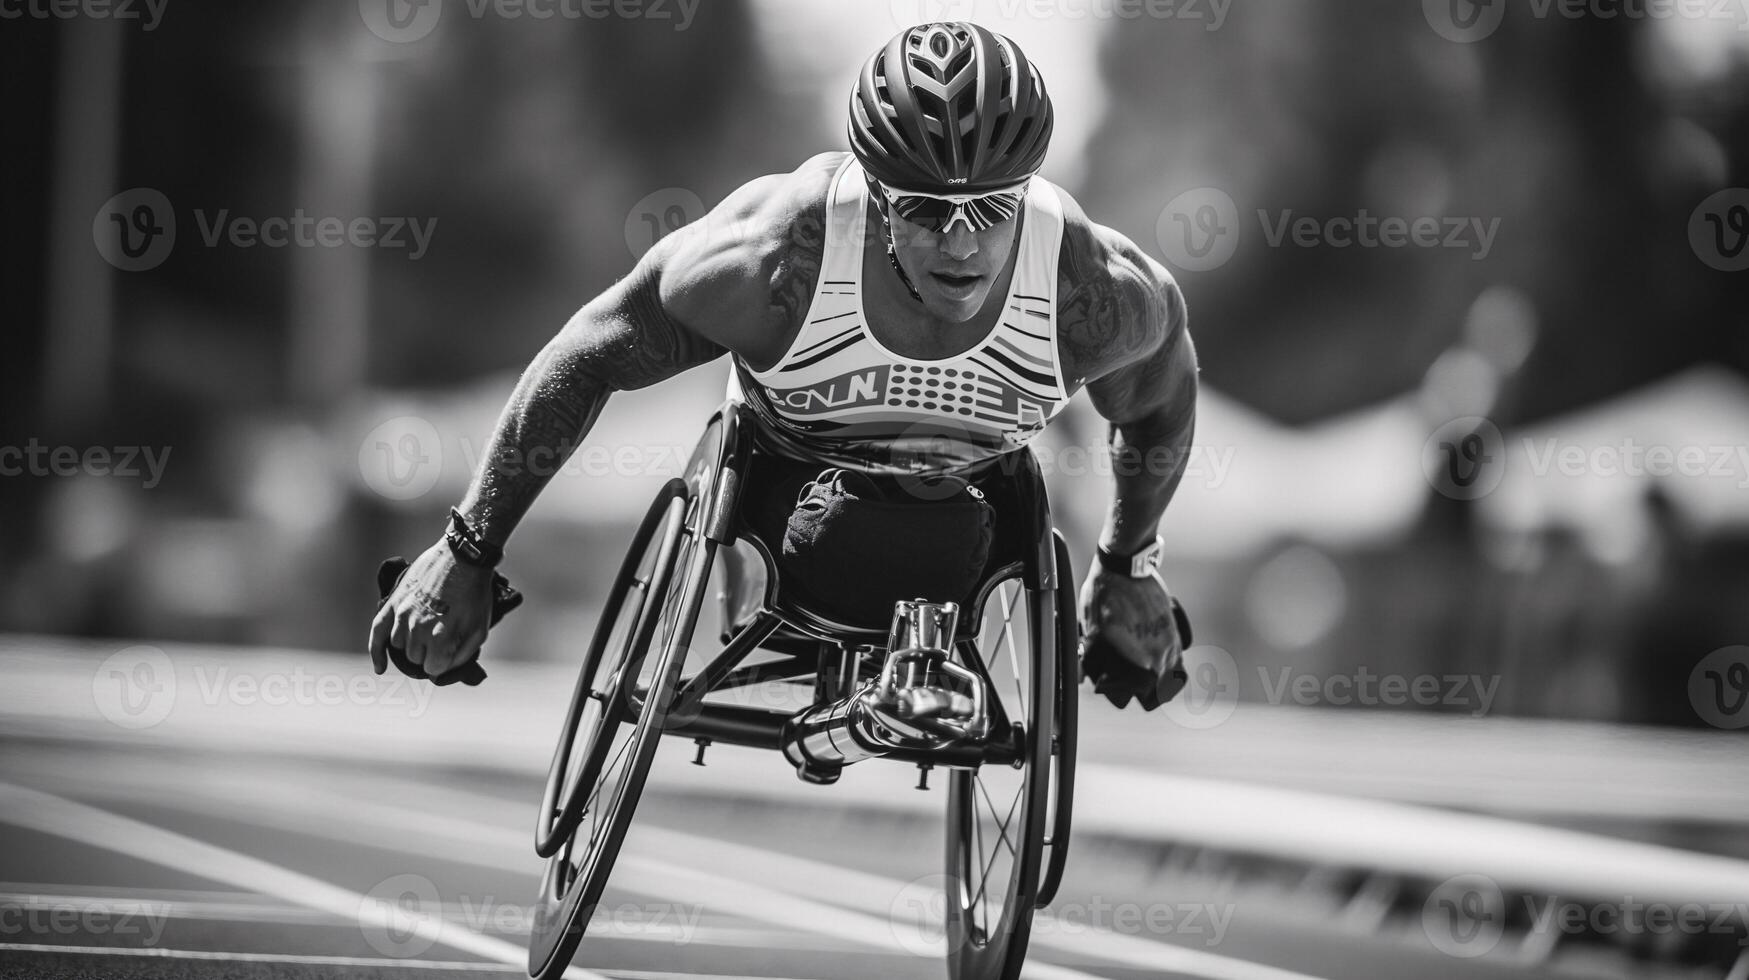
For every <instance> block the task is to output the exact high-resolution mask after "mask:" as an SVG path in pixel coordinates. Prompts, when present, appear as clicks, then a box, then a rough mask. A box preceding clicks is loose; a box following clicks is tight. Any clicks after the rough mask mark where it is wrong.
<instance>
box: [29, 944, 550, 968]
mask: <svg viewBox="0 0 1749 980" xmlns="http://www.w3.org/2000/svg"><path fill="white" fill-rule="evenodd" d="M0 950H4V951H6V952H12V951H19V952H25V953H72V954H80V953H87V954H90V955H93V956H151V957H158V958H161V959H173V960H215V961H218V962H224V963H284V964H289V965H298V966H368V967H406V968H408V969H413V970H453V971H458V972H459V971H465V970H471V971H474V972H477V973H522V974H524V975H525V976H526V973H525V971H524V969H523V968H522V967H517V966H508V965H506V964H503V963H470V962H466V961H463V960H396V959H390V958H388V957H386V956H384V957H377V956H316V955H301V954H297V953H227V952H220V951H215V950H206V949H163V948H160V947H147V948H144V949H119V948H117V947H114V946H52V945H49V944H46V943H6V944H4V945H0Z"/></svg>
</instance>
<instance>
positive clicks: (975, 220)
mask: <svg viewBox="0 0 1749 980" xmlns="http://www.w3.org/2000/svg"><path fill="white" fill-rule="evenodd" d="M875 183H876V184H877V185H878V186H879V187H880V189H881V196H882V197H884V198H886V200H887V205H888V206H889V207H891V208H892V209H893V211H894V213H896V214H897V215H898V216H899V217H901V218H904V219H905V220H906V221H909V222H910V223H912V224H914V225H918V226H920V227H922V228H924V229H926V230H928V231H932V232H936V233H943V232H946V231H949V230H950V229H952V228H953V226H954V222H956V221H963V222H965V224H966V227H967V228H969V229H971V230H972V231H974V232H979V231H983V230H985V229H987V228H989V227H991V226H992V225H998V224H1001V223H1002V222H1004V221H1007V220H1008V219H1009V218H1012V217H1014V216H1015V215H1016V214H1018V213H1019V212H1020V204H1021V202H1022V201H1024V200H1025V199H1026V188H1027V183H1028V182H1027V181H1022V182H1020V183H1018V184H1015V185H1014V186H1012V187H1003V188H1000V189H998V190H993V191H985V192H984V193H982V194H930V193H927V192H925V191H902V190H899V189H898V188H895V187H888V186H887V185H885V184H881V183H880V182H879V181H876V182H875Z"/></svg>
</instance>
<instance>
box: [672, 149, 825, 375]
mask: <svg viewBox="0 0 1749 980" xmlns="http://www.w3.org/2000/svg"><path fill="white" fill-rule="evenodd" d="M846 156H848V154H845V153H822V154H818V155H816V156H813V157H810V158H808V159H807V160H806V161H804V162H803V163H802V164H801V165H800V166H798V167H797V168H796V169H794V170H792V171H790V172H788V173H781V174H768V175H766V176H762V177H757V178H755V179H753V180H750V181H748V182H747V183H745V184H742V185H741V186H740V187H739V188H737V189H735V190H734V191H733V192H732V193H730V194H729V195H728V196H727V197H725V198H724V199H723V200H722V202H721V203H719V204H718V205H717V206H716V207H715V208H712V209H711V212H710V213H709V214H707V215H705V217H704V218H702V219H700V220H699V221H695V222H693V223H692V224H690V225H687V226H686V227H684V228H682V229H680V230H679V231H677V232H675V233H674V234H672V235H669V236H668V237H667V238H664V239H663V240H662V241H661V242H658V243H657V246H656V249H657V250H661V251H662V252H663V254H662V255H661V256H660V257H659V261H660V263H661V271H662V303H663V306H664V307H666V308H667V309H668V310H669V311H670V312H671V313H672V314H673V315H675V316H677V317H679V318H680V319H681V320H682V321H683V322H687V323H694V322H696V321H702V320H706V319H709V320H713V321H716V322H718V323H723V324H724V327H722V328H719V329H723V330H726V331H727V332H728V333H729V334H730V336H729V337H728V338H727V341H726V343H725V346H728V347H729V348H730V349H731V350H734V351H736V352H737V353H742V354H749V355H752V354H755V353H756V352H757V350H756V349H757V348H759V347H761V346H763V345H765V344H767V343H771V342H772V339H771V336H772V334H773V332H774V331H777V332H781V328H782V327H783V325H784V324H786V323H788V322H790V321H791V320H793V318H794V317H799V316H801V315H802V314H803V313H805V312H806V307H807V304H808V302H809V301H810V300H811V299H812V297H813V289H814V281H815V279H816V278H817V277H818V272H819V265H820V256H821V253H822V251H823V249H824V243H825V238H826V202H827V198H828V196H829V195H830V192H831V184H832V178H833V175H834V174H836V173H837V172H838V168H839V166H840V165H841V164H842V163H843V161H844V158H845V157H846ZM798 306H799V308H797V307H798ZM725 321H726V322H725ZM749 347H751V348H754V349H755V350H749V349H747V348H749Z"/></svg>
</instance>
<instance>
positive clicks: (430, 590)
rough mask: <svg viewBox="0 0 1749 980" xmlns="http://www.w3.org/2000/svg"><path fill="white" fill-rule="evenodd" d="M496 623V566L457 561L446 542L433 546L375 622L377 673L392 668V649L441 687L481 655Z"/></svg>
mask: <svg viewBox="0 0 1749 980" xmlns="http://www.w3.org/2000/svg"><path fill="white" fill-rule="evenodd" d="M491 622H492V570H491V569H489V568H478V567H476V566H473V565H468V564H464V563H462V562H460V561H457V560H456V557H455V555H454V554H453V553H452V552H451V551H450V550H449V546H448V545H447V544H445V543H443V542H442V541H439V542H438V543H436V544H434V545H432V546H431V547H430V548H429V549H427V550H426V552H425V553H424V554H423V555H420V556H419V558H418V559H417V560H416V561H414V562H413V564H412V566H411V567H409V568H408V569H407V571H406V574H404V575H402V576H401V581H400V583H399V584H397V585H396V586H395V590H394V591H393V592H391V593H390V594H389V597H388V599H386V600H384V602H383V604H382V607H381V608H380V609H378V610H377V614H376V618H375V619H373V620H372V621H371V624H370V658H371V663H372V665H373V666H374V667H375V668H376V672H377V673H379V674H381V673H382V672H383V671H385V670H387V669H388V666H389V648H390V647H394V648H396V649H397V650H400V651H402V652H403V654H404V655H405V657H406V659H407V661H408V662H409V663H412V664H414V665H416V666H418V667H419V668H421V669H422V670H424V671H425V673H426V675H427V676H429V677H430V678H431V679H432V680H433V681H434V682H435V683H437V684H439V685H443V684H447V683H450V682H451V681H452V680H455V679H459V678H451V677H446V676H445V675H447V674H449V673H450V672H451V671H453V670H455V669H456V668H457V667H460V666H463V665H465V664H468V663H470V662H472V661H473V660H474V659H475V658H476V657H478V656H479V655H480V644H481V643H483V642H485V639H486V631H487V629H489V628H490V627H491ZM474 683H478V680H475V681H474Z"/></svg>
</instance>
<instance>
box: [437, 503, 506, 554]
mask: <svg viewBox="0 0 1749 980" xmlns="http://www.w3.org/2000/svg"><path fill="white" fill-rule="evenodd" d="M443 540H444V543H445V544H447V545H449V550H450V553H452V554H454V555H455V556H456V559H457V560H458V561H460V562H461V563H462V564H464V565H473V566H475V567H478V568H497V567H498V563H499V562H501V561H503V560H504V549H503V548H502V547H499V546H498V545H495V544H493V543H492V542H490V541H487V540H486V539H485V538H483V537H481V536H480V535H479V533H478V532H476V531H475V530H474V529H473V528H472V527H471V526H469V524H468V519H467V518H465V517H463V516H462V515H461V512H460V511H458V510H456V509H455V508H453V507H452V508H450V511H449V526H448V527H446V528H444V530H443Z"/></svg>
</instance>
